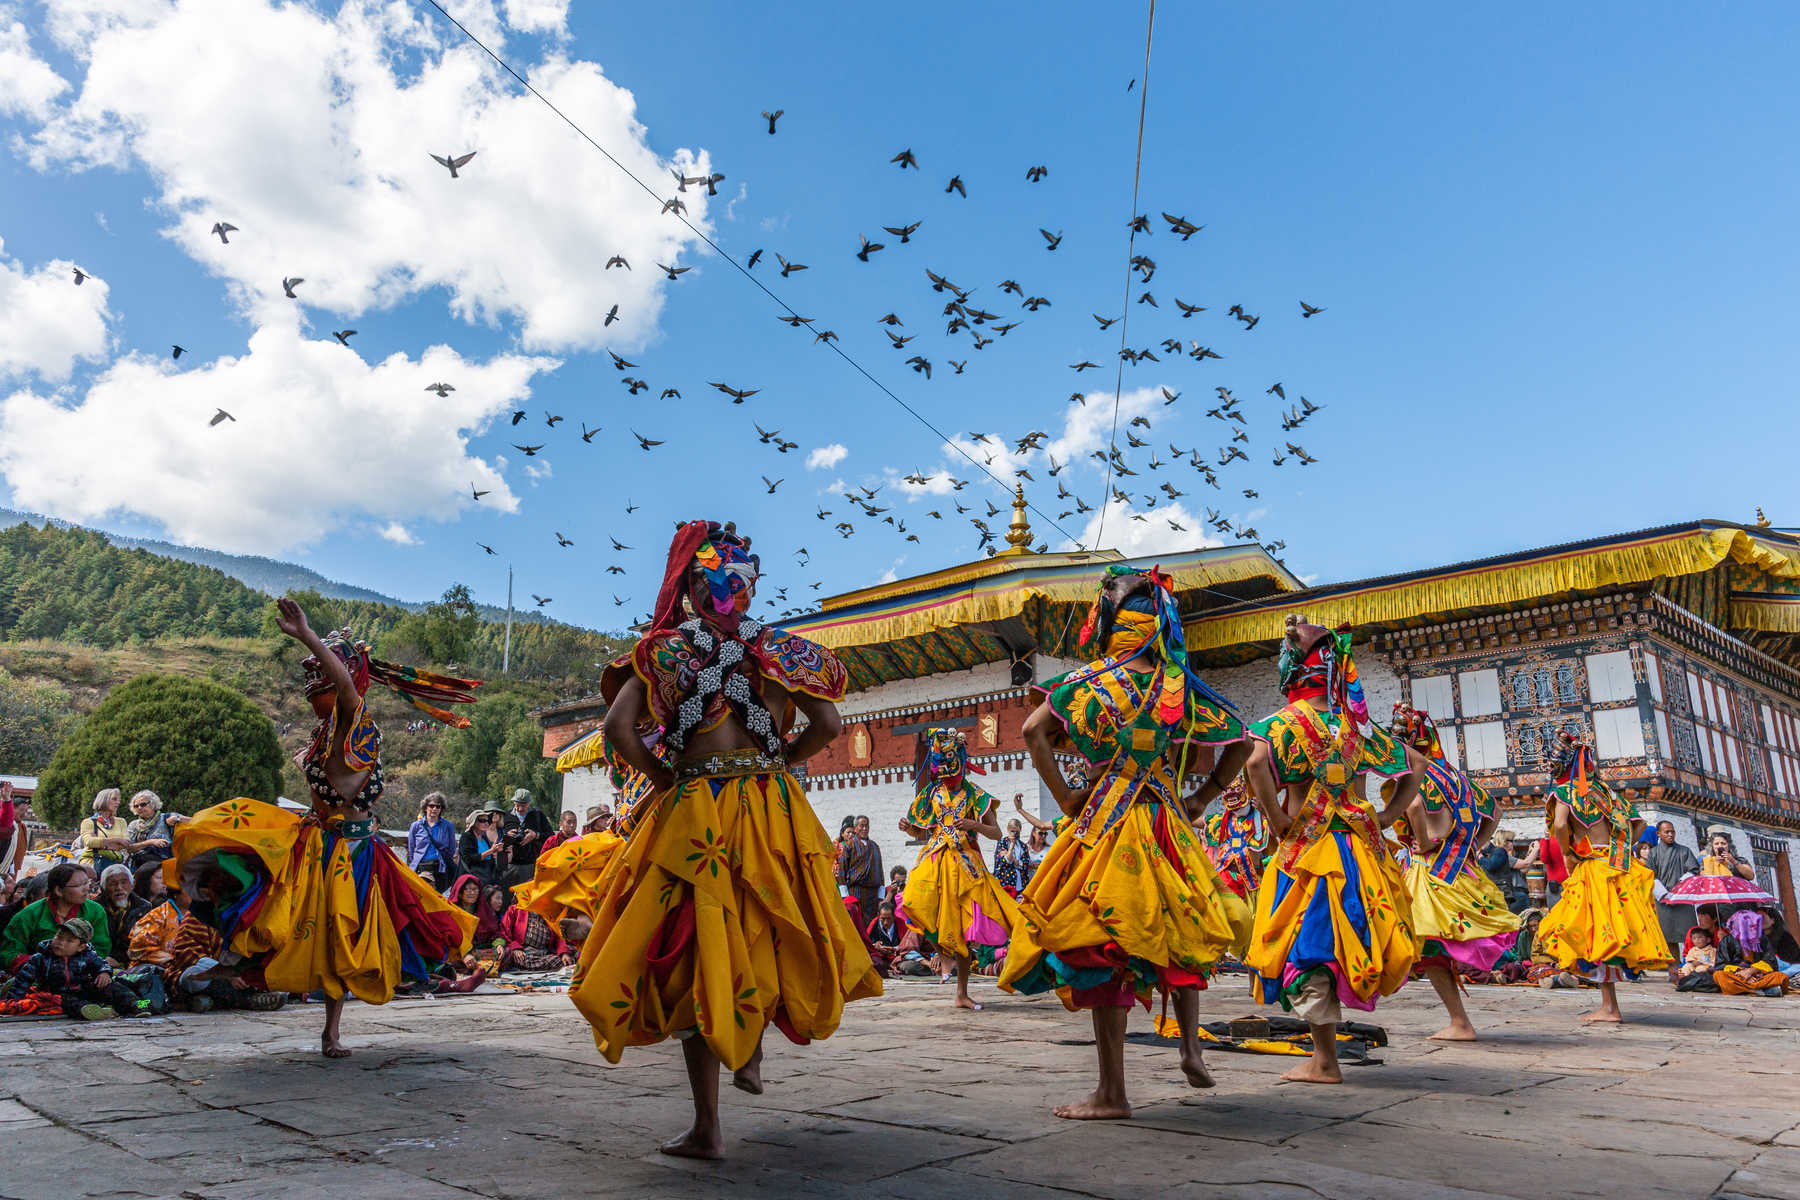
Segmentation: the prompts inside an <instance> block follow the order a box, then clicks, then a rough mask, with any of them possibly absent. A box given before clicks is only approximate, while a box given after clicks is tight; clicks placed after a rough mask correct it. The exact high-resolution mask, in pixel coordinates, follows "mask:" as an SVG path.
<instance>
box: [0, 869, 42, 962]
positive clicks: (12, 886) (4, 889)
mask: <svg viewBox="0 0 1800 1200" xmlns="http://www.w3.org/2000/svg"><path fill="white" fill-rule="evenodd" d="M49 882H50V876H49V875H48V874H46V873H39V874H37V875H23V876H14V877H12V878H9V879H4V880H0V930H4V929H5V928H6V923H7V922H8V921H10V920H12V919H13V917H14V916H16V915H17V914H18V912H19V910H20V909H21V908H24V907H25V906H26V905H27V904H35V903H36V902H37V901H39V900H42V899H43V898H44V888H45V885H46V884H48V883H49ZM5 972H6V963H5V961H4V960H0V974H5Z"/></svg>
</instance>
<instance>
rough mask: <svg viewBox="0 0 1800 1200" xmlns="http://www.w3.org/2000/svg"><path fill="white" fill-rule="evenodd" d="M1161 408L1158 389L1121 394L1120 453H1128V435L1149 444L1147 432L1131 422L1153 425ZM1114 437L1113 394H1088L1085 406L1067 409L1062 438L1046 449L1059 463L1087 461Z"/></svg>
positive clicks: (1137, 390)
mask: <svg viewBox="0 0 1800 1200" xmlns="http://www.w3.org/2000/svg"><path fill="white" fill-rule="evenodd" d="M1161 407H1162V392H1161V391H1160V390H1159V389H1157V388H1154V387H1147V388H1138V389H1136V390H1135V391H1129V392H1121V393H1119V417H1118V444H1119V449H1120V450H1121V451H1127V450H1129V446H1128V445H1127V443H1126V440H1125V437H1126V434H1128V433H1135V434H1137V435H1138V437H1139V438H1140V440H1144V441H1148V440H1149V438H1148V437H1146V436H1145V434H1146V432H1147V431H1145V430H1143V429H1137V428H1133V427H1132V424H1131V421H1132V418H1134V417H1144V418H1146V419H1147V420H1151V421H1154V420H1155V411H1156V409H1158V408H1161ZM1152 428H1154V426H1153V427H1152ZM1112 437H1113V394H1112V393H1111V392H1089V393H1088V394H1087V403H1086V404H1069V405H1067V406H1066V408H1065V410H1064V412H1063V431H1062V434H1061V436H1059V437H1056V438H1054V439H1052V440H1051V441H1050V442H1048V443H1046V445H1045V447H1044V449H1045V451H1046V452H1047V453H1048V454H1049V455H1050V456H1051V457H1052V458H1054V459H1056V461H1057V462H1059V463H1063V462H1069V461H1071V460H1074V459H1078V458H1084V457H1086V456H1087V455H1089V454H1091V453H1093V452H1094V451H1095V450H1104V449H1105V448H1106V447H1107V445H1109V444H1110V442H1111V439H1112Z"/></svg>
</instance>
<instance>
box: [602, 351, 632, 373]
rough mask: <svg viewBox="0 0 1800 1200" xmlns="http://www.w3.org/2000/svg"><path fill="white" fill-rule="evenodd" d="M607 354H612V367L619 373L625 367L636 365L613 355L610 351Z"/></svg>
mask: <svg viewBox="0 0 1800 1200" xmlns="http://www.w3.org/2000/svg"><path fill="white" fill-rule="evenodd" d="M607 353H608V354H612V360H613V366H614V367H615V368H616V369H618V370H620V371H623V370H624V369H625V368H626V367H635V366H637V364H636V363H634V362H632V361H631V360H629V359H625V358H620V357H619V356H618V355H617V354H613V352H612V351H611V350H608V351H607Z"/></svg>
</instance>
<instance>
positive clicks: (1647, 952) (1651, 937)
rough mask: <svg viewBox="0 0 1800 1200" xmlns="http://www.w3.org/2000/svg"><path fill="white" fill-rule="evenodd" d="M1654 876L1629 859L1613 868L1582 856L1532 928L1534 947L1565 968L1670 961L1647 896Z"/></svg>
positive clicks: (1645, 966) (1638, 967)
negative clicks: (1559, 895)
mask: <svg viewBox="0 0 1800 1200" xmlns="http://www.w3.org/2000/svg"><path fill="white" fill-rule="evenodd" d="M1655 883H1656V876H1655V874H1654V873H1652V872H1651V870H1650V868H1649V867H1646V866H1645V865H1644V864H1642V863H1640V862H1637V861H1635V860H1634V861H1632V862H1631V863H1630V865H1629V866H1628V867H1626V869H1625V870H1623V871H1621V870H1617V869H1615V868H1614V867H1612V866H1611V865H1610V864H1609V863H1608V862H1607V860H1605V859H1603V858H1586V859H1583V860H1581V861H1580V862H1579V863H1577V864H1576V865H1575V869H1574V870H1572V871H1570V872H1569V878H1568V879H1567V880H1565V881H1564V883H1563V890H1562V899H1560V900H1558V901H1557V902H1556V904H1555V905H1554V906H1553V907H1552V908H1551V909H1550V911H1549V912H1547V913H1545V914H1544V920H1543V923H1542V924H1541V925H1539V926H1538V937H1537V940H1538V945H1540V946H1542V947H1543V948H1544V950H1545V952H1546V953H1548V954H1549V955H1550V956H1551V957H1553V958H1554V959H1555V960H1556V965H1557V966H1558V967H1560V968H1561V969H1563V970H1565V971H1569V970H1575V969H1578V968H1579V969H1582V970H1585V969H1587V968H1588V967H1589V966H1593V967H1599V966H1614V967H1624V968H1625V969H1626V970H1628V971H1645V970H1656V969H1658V968H1661V967H1666V966H1668V965H1669V963H1671V962H1673V961H1674V955H1672V954H1671V953H1670V952H1669V943H1668V942H1667V941H1666V940H1665V939H1664V938H1663V933H1662V926H1661V924H1660V923H1659V922H1658V921H1657V919H1656V902H1655V900H1654V899H1653V897H1652V893H1653V892H1654V890H1655Z"/></svg>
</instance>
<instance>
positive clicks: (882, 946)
mask: <svg viewBox="0 0 1800 1200" xmlns="http://www.w3.org/2000/svg"><path fill="white" fill-rule="evenodd" d="M905 936H906V926H904V925H902V924H901V923H900V918H899V917H896V916H895V915H894V902H893V901H892V900H883V901H882V902H881V903H880V904H879V905H878V906H877V909H876V917H875V919H874V920H873V921H870V922H869V927H868V928H867V929H866V930H864V931H863V940H864V941H865V942H867V943H868V945H869V956H870V957H871V958H873V959H874V960H875V969H876V970H878V971H880V972H881V973H882V974H883V975H884V976H886V975H891V974H893V963H894V956H895V955H897V954H899V953H900V939H901V938H903V937H905Z"/></svg>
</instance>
